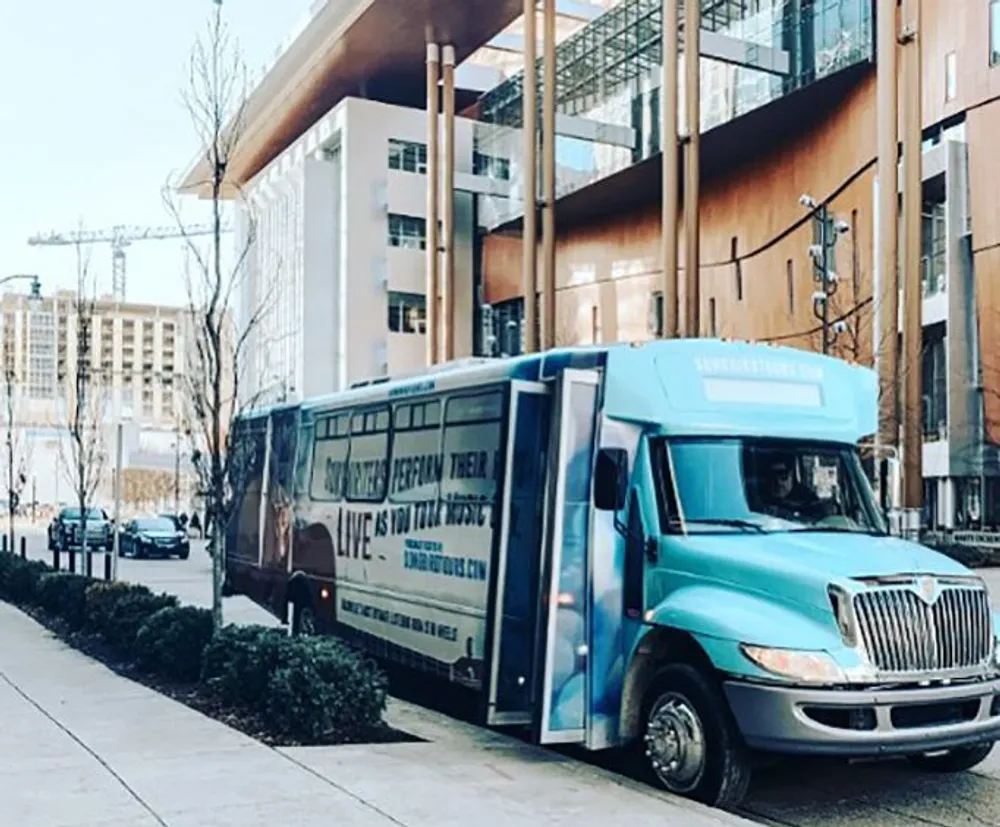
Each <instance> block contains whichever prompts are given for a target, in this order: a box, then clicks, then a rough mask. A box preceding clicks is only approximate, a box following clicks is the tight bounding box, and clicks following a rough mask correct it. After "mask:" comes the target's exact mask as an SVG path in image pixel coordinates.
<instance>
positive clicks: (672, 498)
mask: <svg viewBox="0 0 1000 827" xmlns="http://www.w3.org/2000/svg"><path fill="white" fill-rule="evenodd" d="M649 453H650V459H651V460H652V466H653V484H654V485H655V486H656V504H657V506H658V510H659V512H660V531H662V532H663V533H664V534H679V533H680V532H681V512H680V508H679V506H678V504H677V492H676V491H675V490H674V475H673V472H672V471H671V469H670V446H669V445H668V444H667V441H666V440H665V439H657V440H651V441H650V443H649Z"/></svg>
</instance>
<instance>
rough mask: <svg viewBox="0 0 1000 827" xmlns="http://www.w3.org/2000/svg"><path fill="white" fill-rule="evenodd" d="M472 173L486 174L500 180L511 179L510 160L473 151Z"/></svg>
mask: <svg viewBox="0 0 1000 827" xmlns="http://www.w3.org/2000/svg"><path fill="white" fill-rule="evenodd" d="M472 174H473V175H485V176H486V177H488V178H494V179H496V180H498V181H509V180H510V161H509V160H507V159H506V158H498V157H497V156H495V155H486V154H485V153H483V152H473V153H472Z"/></svg>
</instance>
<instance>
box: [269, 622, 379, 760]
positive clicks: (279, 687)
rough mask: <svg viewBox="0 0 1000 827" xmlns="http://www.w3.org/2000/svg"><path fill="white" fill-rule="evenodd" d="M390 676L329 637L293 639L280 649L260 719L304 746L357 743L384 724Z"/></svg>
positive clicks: (274, 730)
mask: <svg viewBox="0 0 1000 827" xmlns="http://www.w3.org/2000/svg"><path fill="white" fill-rule="evenodd" d="M385 704H386V678H385V676H384V674H383V673H382V672H381V670H380V669H379V668H378V667H377V666H376V665H375V663H374V662H373V661H371V660H368V659H366V658H363V657H362V656H361V655H359V654H358V653H357V652H355V651H353V650H351V649H349V648H347V647H346V646H344V645H343V644H342V643H340V642H339V641H336V640H333V639H331V638H290V639H286V642H285V645H283V646H280V647H279V649H278V658H277V664H276V665H275V668H274V670H273V671H272V672H271V675H270V678H269V679H268V682H267V690H266V693H265V698H264V705H263V708H262V709H261V710H260V712H261V713H262V720H263V722H264V723H265V724H266V726H267V727H268V729H269V730H270V731H271V732H272V733H273V734H276V735H284V736H287V737H289V738H293V739H295V740H297V741H300V742H305V743H310V742H315V741H325V742H329V741H333V742H338V743H351V742H359V741H363V740H365V739H366V738H368V737H369V736H370V735H371V733H372V731H373V730H374V729H375V728H376V727H378V726H379V725H380V723H381V721H382V713H383V712H384V711H385Z"/></svg>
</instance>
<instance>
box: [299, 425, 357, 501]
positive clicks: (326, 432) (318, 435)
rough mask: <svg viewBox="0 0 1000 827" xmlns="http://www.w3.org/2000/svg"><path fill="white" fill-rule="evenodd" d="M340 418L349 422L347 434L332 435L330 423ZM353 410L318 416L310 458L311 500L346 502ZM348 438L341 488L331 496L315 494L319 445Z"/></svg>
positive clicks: (309, 490) (309, 491)
mask: <svg viewBox="0 0 1000 827" xmlns="http://www.w3.org/2000/svg"><path fill="white" fill-rule="evenodd" d="M338 420H345V421H346V422H347V430H346V433H345V434H340V433H334V434H333V435H332V436H331V435H330V424H331V423H334V422H336V421H338ZM350 424H351V411H350V410H338V411H324V412H323V413H322V414H320V415H319V416H317V417H316V420H315V422H314V429H313V443H312V458H311V459H310V460H309V463H310V469H309V488H308V494H309V499H310V501H311V502H319V503H340V502H344V490H345V487H346V480H347V464H348V462H350V457H351V428H350ZM333 430H334V431H335V432H336V431H337V430H338V429H337V428H336V427H334V429H333ZM341 439H343V440H346V441H347V453H346V454H344V460H343V462H344V475H343V477H341V481H340V490H339V491H337V492H334V493H333V494H331V495H330V496H326V497H317V496H316V494H315V491H314V489H315V487H316V468H317V465H316V451H317V450H319V446H320V445H321V444H322V443H324V442H332V441H333V440H341ZM321 473H324V474H325V473H326V469H325V468H324V469H321Z"/></svg>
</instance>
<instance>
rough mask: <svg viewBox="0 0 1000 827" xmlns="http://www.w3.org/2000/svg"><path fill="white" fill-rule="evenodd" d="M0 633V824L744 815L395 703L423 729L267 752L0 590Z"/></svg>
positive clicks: (724, 818) (421, 826) (690, 822)
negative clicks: (405, 739)
mask: <svg viewBox="0 0 1000 827" xmlns="http://www.w3.org/2000/svg"><path fill="white" fill-rule="evenodd" d="M0 641H2V646H0V825H2V826H3V827H7V825H10V827H15V825H30V827H126V826H127V827H230V825H232V827H237V825H238V826H239V827H257V826H258V825H259V826H260V827H274V825H276V824H294V825H296V827H311V826H312V825H316V827H320V825H322V827H329V825H331V824H336V825H338V827H341V826H343V827H354V825H357V827H362V826H363V827H389V826H390V825H396V826H397V827H399V826H400V825H402V826H403V827H447V825H456V827H457V825H460V824H461V825H463V827H464V825H466V824H468V823H469V822H478V823H481V824H484V825H492V824H497V825H500V824H503V825H525V827H527V825H532V827H535V826H536V825H540V824H569V823H572V824H573V825H574V827H587V826H588V825H601V827H604V825H607V824H649V823H652V822H653V821H655V822H656V823H665V824H678V825H684V827H726V825H734V827H735V825H745V824H749V822H747V821H744V820H742V819H740V818H738V817H736V816H731V815H728V814H725V813H721V812H719V811H716V810H710V809H708V808H705V807H700V806H698V805H696V804H693V803H690V802H687V801H683V800H680V799H675V798H672V797H670V796H667V795H665V794H661V793H658V792H657V791H655V790H653V789H651V788H649V787H646V786H645V785H642V784H639V783H637V782H633V781H630V780H628V779H623V778H621V777H620V776H617V775H614V774H612V773H608V772H604V771H602V770H599V769H596V768H594V767H591V766H589V765H587V764H582V763H580V762H578V761H574V760H572V759H570V758H567V757H564V756H561V755H558V754H556V753H553V752H550V751H547V750H543V749H540V748H536V747H532V746H529V745H526V744H523V743H521V742H519V741H516V740H514V739H511V738H508V737H505V736H502V735H498V734H496V733H493V732H490V731H488V730H483V729H479V728H477V727H472V726H469V725H466V724H461V723H457V722H455V721H453V720H451V719H449V718H446V717H444V716H442V715H438V714H437V713H433V712H429V711H427V710H423V709H419V708H416V707H412V706H409V705H406V704H402V703H397V702H394V703H393V706H392V709H391V712H390V716H389V717H390V720H391V723H393V725H395V726H397V727H399V728H401V729H404V730H407V731H409V732H411V733H412V734H415V735H418V736H420V737H423V738H425V739H427V740H426V742H424V743H406V744H381V745H375V746H349V747H312V748H297V749H271V748H270V747H267V746H264V745H263V744H261V743H259V742H257V741H254V740H253V739H251V738H249V737H248V736H245V735H243V734H241V733H239V732H237V731H235V730H232V729H230V728H229V727H226V726H225V725H223V724H221V723H218V722H216V721H214V720H211V719H209V718H207V717H205V716H203V715H201V714H200V713H198V712H196V711H194V710H192V709H190V708H188V707H186V706H184V705H183V704H180V703H177V702H175V701H173V700H170V699H169V698H166V697H164V696H163V695H160V694H159V693H157V692H154V691H153V690H150V689H146V688H145V687H143V686H141V685H139V684H136V683H133V682H132V681H129V680H126V679H124V678H121V677H119V676H117V675H116V674H114V673H113V672H111V671H110V670H108V669H107V668H105V667H104V666H103V665H101V664H99V663H97V662H96V661H93V660H91V659H90V658H88V657H86V656H85V655H82V654H80V653H79V652H76V651H75V650H73V649H70V648H69V647H67V646H66V645H65V644H63V643H62V642H60V641H59V640H57V639H56V638H54V637H53V636H52V635H51V634H50V633H49V632H48V631H47V630H45V629H44V628H43V627H41V626H39V625H38V624H37V623H35V622H34V621H33V620H32V619H31V618H29V617H27V616H26V615H24V614H22V613H21V612H20V611H18V610H17V609H14V608H13V607H11V606H9V605H7V604H3V603H0Z"/></svg>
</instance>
